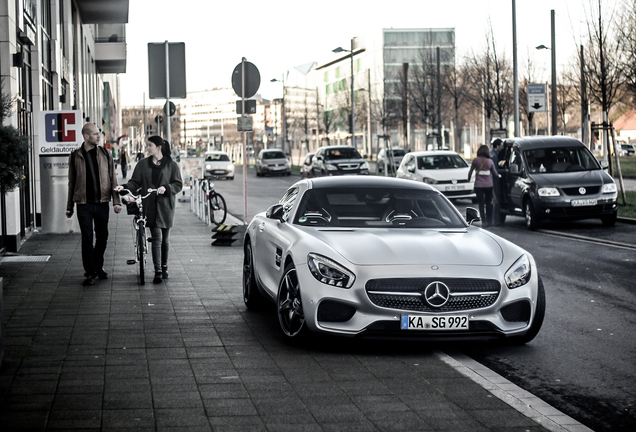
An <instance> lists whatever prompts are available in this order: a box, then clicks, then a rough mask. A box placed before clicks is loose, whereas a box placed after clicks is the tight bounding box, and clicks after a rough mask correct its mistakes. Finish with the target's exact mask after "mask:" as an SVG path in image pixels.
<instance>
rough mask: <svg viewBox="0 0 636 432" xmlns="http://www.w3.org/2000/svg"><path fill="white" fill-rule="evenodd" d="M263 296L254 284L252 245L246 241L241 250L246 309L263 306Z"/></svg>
mask: <svg viewBox="0 0 636 432" xmlns="http://www.w3.org/2000/svg"><path fill="white" fill-rule="evenodd" d="M264 300H265V298H264V297H263V296H262V295H261V293H260V292H259V291H258V287H257V286H256V275H255V274H254V254H253V253H252V245H251V244H249V241H248V243H247V244H246V245H245V249H244V250H243V302H244V303H245V306H247V308H248V309H252V310H257V309H260V308H262V307H263V304H264V303H265V301H264Z"/></svg>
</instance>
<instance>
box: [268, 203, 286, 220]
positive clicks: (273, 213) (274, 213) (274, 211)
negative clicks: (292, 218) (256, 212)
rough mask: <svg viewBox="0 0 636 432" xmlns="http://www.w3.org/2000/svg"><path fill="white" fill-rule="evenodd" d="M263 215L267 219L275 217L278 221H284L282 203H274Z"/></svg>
mask: <svg viewBox="0 0 636 432" xmlns="http://www.w3.org/2000/svg"><path fill="white" fill-rule="evenodd" d="M265 217H267V219H276V220H277V221H279V222H284V220H283V205H282V204H274V205H273V206H271V207H270V208H268V209H267V211H266V212H265Z"/></svg>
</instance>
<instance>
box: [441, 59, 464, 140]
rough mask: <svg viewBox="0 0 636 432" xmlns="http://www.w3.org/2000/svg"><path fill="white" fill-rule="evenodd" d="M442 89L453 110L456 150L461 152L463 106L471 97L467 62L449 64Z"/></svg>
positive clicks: (445, 71) (444, 72)
mask: <svg viewBox="0 0 636 432" xmlns="http://www.w3.org/2000/svg"><path fill="white" fill-rule="evenodd" d="M441 79H442V89H443V90H444V94H445V95H446V97H445V98H444V99H447V100H448V101H449V102H450V104H451V106H452V110H453V118H454V122H453V128H454V130H453V136H454V137H455V143H454V144H455V151H456V152H459V151H460V150H461V149H460V145H461V130H462V127H463V125H464V119H463V117H461V116H460V112H461V109H462V107H463V106H464V105H465V103H466V102H467V101H468V99H469V87H470V69H469V67H468V65H467V64H466V63H461V64H460V65H459V66H457V65H456V64H452V65H447V66H446V67H445V68H444V69H443V73H442V77H441Z"/></svg>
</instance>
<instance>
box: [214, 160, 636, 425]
mask: <svg viewBox="0 0 636 432" xmlns="http://www.w3.org/2000/svg"><path fill="white" fill-rule="evenodd" d="M242 179H243V177H242V172H241V171H240V169H239V170H238V171H237V174H236V179H235V180H234V181H218V182H216V188H217V190H218V191H219V192H220V193H222V194H223V196H224V197H225V198H226V201H227V206H228V210H229V212H230V213H231V214H233V215H235V216H237V217H238V218H239V219H241V220H242V219H243V218H244V216H243V213H244V200H243V180H242ZM296 180H298V177H294V176H292V177H265V178H257V177H256V175H255V173H254V171H253V170H250V171H248V206H247V209H248V211H247V216H248V220H250V219H251V218H252V217H253V216H254V215H255V214H256V213H258V212H260V211H264V210H266V209H267V207H269V206H270V205H272V204H274V203H276V201H277V200H278V198H280V196H282V194H283V193H284V192H285V190H286V189H287V188H288V187H289V185H291V184H293V183H294V182H295V181H296ZM456 205H457V206H458V208H459V209H460V210H461V211H462V213H464V211H465V207H467V206H468V205H471V204H470V203H469V202H462V201H459V202H457V203H456ZM492 232H494V233H495V234H497V235H499V236H501V237H503V238H506V239H508V240H510V241H512V242H514V243H516V244H518V245H520V246H521V247H523V248H525V249H526V250H528V251H529V252H530V253H532V254H533V255H534V257H535V259H536V261H537V265H538V270H539V273H540V275H541V277H542V279H543V282H544V284H545V287H546V296H547V308H546V318H545V321H544V324H543V328H542V330H541V332H540V333H539V335H538V336H537V338H536V339H535V340H534V341H532V342H531V343H530V344H527V345H525V346H522V347H507V346H504V345H501V344H495V343H491V344H462V345H461V346H460V345H456V344H450V345H444V346H443V349H445V350H448V351H449V352H452V351H461V352H464V353H466V354H468V355H470V356H471V357H473V358H474V359H476V360H477V361H479V362H480V363H482V364H484V365H485V366H487V367H489V368H491V369H492V370H494V371H495V372H497V373H499V374H500V375H502V376H505V377H506V378H508V379H509V380H510V381H512V382H514V383H515V384H517V385H519V386H520V387H522V388H524V389H525V390H528V391H530V392H531V393H533V394H535V395H536V396H539V397H540V398H542V399H544V400H545V401H546V402H548V403H550V404H551V405H553V406H555V407H556V408H557V409H559V410H561V411H563V412H565V413H566V414H568V415H570V416H572V417H573V418H575V419H577V420H578V421H580V422H582V423H583V424H585V425H587V426H588V427H590V428H592V429H594V430H595V431H599V432H600V431H625V432H627V431H634V430H636V367H635V366H634V364H635V363H634V359H636V338H635V337H634V334H636V286H634V284H633V280H634V277H635V276H636V265H635V261H636V225H629V224H625V223H620V222H619V223H617V224H616V226H615V227H604V226H603V225H602V224H601V223H600V221H596V220H590V221H577V222H574V223H552V222H547V223H545V224H544V225H543V226H542V227H541V230H539V231H535V232H530V231H528V230H526V229H525V227H524V220H523V218H520V217H509V218H508V219H507V220H506V224H505V225H504V226H502V227H493V228H492Z"/></svg>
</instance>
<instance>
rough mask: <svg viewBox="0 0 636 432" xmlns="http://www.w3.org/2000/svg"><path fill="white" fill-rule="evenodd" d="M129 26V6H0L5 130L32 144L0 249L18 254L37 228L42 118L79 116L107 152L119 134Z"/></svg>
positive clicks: (3, 2)
mask: <svg viewBox="0 0 636 432" xmlns="http://www.w3.org/2000/svg"><path fill="white" fill-rule="evenodd" d="M127 22H128V0H110V1H94V0H0V29H2V30H1V31H0V78H1V80H2V85H3V89H2V91H3V93H4V94H6V95H8V96H9V97H11V98H14V99H15V106H14V110H13V114H12V115H11V117H10V118H6V119H5V120H4V124H5V125H9V124H10V125H13V126H15V127H16V128H17V129H18V130H19V131H20V132H21V133H22V134H23V135H25V136H27V137H29V142H30V149H29V161H28V164H27V166H25V167H24V173H25V178H24V180H23V181H22V184H21V185H20V187H19V188H18V189H16V190H15V191H13V192H10V193H8V194H6V196H4V197H2V198H3V199H2V200H1V203H0V205H1V206H2V213H1V214H6V218H4V219H2V220H0V223H1V225H2V237H1V239H2V244H1V245H0V249H2V248H5V249H6V250H7V251H16V250H18V249H19V248H20V242H21V240H22V239H24V238H25V236H26V235H27V234H28V233H29V232H30V231H31V230H33V229H34V228H35V227H37V226H40V218H41V210H40V209H41V196H40V184H39V179H40V172H39V164H38V157H39V155H38V154H37V146H35V145H34V143H37V142H38V139H39V137H38V127H39V125H38V118H39V112H40V111H43V110H44V111H48V110H79V111H81V113H82V117H83V119H84V121H85V122H91V123H95V125H96V126H97V127H98V128H100V130H102V131H103V133H104V140H103V142H104V143H105V144H106V145H107V146H108V145H109V143H110V142H113V141H115V140H116V139H117V137H119V136H120V135H122V133H121V130H120V126H119V125H120V124H121V121H120V118H119V115H120V114H119V112H120V109H119V108H120V107H119V86H118V82H117V75H116V74H118V73H123V72H125V71H126V26H125V24H126V23H127ZM62 217H63V215H62Z"/></svg>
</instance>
